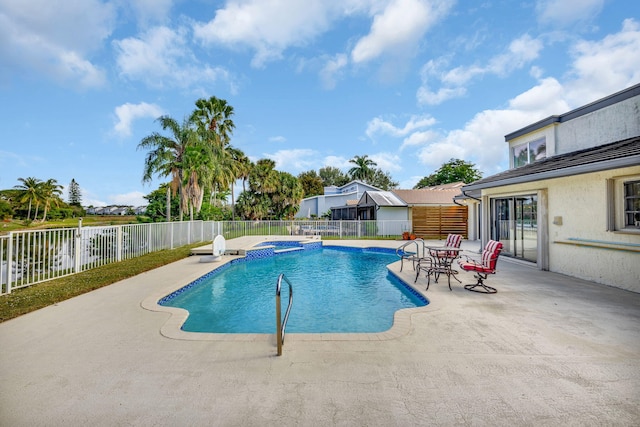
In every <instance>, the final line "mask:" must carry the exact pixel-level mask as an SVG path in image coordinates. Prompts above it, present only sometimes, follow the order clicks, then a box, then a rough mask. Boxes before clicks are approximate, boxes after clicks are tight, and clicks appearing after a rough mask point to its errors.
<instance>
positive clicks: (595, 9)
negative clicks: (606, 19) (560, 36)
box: [536, 0, 604, 28]
mask: <svg viewBox="0 0 640 427" xmlns="http://www.w3.org/2000/svg"><path fill="white" fill-rule="evenodd" d="M603 5H604V0H580V1H567V0H538V2H537V4H536V13H537V14H538V21H539V22H540V23H541V24H543V25H548V26H552V27H558V28H566V27H568V26H570V25H571V24H574V23H576V22H585V21H589V20H591V19H593V18H594V17H595V16H596V15H597V14H599V13H600V11H601V10H602V6H603Z"/></svg>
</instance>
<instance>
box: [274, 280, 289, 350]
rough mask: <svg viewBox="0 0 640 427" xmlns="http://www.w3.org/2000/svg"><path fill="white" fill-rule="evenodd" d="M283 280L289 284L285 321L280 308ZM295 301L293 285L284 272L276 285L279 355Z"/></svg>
mask: <svg viewBox="0 0 640 427" xmlns="http://www.w3.org/2000/svg"><path fill="white" fill-rule="evenodd" d="M282 280H284V281H285V282H287V284H288V285H289V304H288V305H287V312H286V313H285V315H284V321H283V320H282V316H281V310H280V291H281V289H282ZM292 301H293V287H292V286H291V282H290V281H289V279H287V277H286V276H285V275H284V273H281V274H280V276H278V284H277V285H276V337H277V338H276V340H277V342H278V356H282V345H283V344H284V333H285V329H286V328H287V320H289V312H291V302H292Z"/></svg>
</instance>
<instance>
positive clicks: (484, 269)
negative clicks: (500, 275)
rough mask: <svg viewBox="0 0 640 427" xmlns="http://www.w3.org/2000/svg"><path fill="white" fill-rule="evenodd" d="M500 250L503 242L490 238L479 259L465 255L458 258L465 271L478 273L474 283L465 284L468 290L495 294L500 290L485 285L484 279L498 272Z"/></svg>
mask: <svg viewBox="0 0 640 427" xmlns="http://www.w3.org/2000/svg"><path fill="white" fill-rule="evenodd" d="M500 252H502V243H500V242H498V241H496V240H489V241H488V242H487V244H486V246H485V247H484V250H483V251H482V256H481V257H480V260H479V261H478V260H473V259H471V258H469V257H468V256H465V260H462V259H460V260H458V264H459V265H460V268H462V269H463V270H465V271H474V272H475V273H476V274H475V275H474V276H473V277H475V278H476V279H478V281H477V282H476V283H474V284H470V285H464V288H465V289H466V290H468V291H473V292H480V293H483V294H495V293H496V292H498V291H497V290H496V288H492V287H491V286H487V285H485V283H484V281H485V280H486V279H487V276H488V275H489V274H495V273H496V264H497V262H498V257H499V256H500Z"/></svg>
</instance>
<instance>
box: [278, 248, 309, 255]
mask: <svg viewBox="0 0 640 427" xmlns="http://www.w3.org/2000/svg"><path fill="white" fill-rule="evenodd" d="M303 250H304V248H287V249H277V250H274V251H273V253H274V254H283V253H285V252H294V251H303Z"/></svg>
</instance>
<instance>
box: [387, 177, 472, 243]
mask: <svg viewBox="0 0 640 427" xmlns="http://www.w3.org/2000/svg"><path fill="white" fill-rule="evenodd" d="M463 185H464V183H462V182H454V183H451V184H443V185H437V186H434V187H428V188H421V189H419V190H393V192H394V193H395V194H396V195H397V196H398V197H400V198H401V199H402V200H404V201H405V202H406V203H407V206H408V210H409V212H408V218H409V219H411V222H412V224H413V230H412V231H413V233H415V234H416V235H417V236H418V237H423V238H426V239H441V238H446V237H447V234H449V233H454V234H461V235H462V236H463V237H464V238H467V237H468V229H469V224H468V221H469V216H468V213H467V206H466V205H464V206H461V205H460V204H458V203H456V202H454V198H456V197H458V196H460V195H461V194H462V193H461V188H462V186H463Z"/></svg>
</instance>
